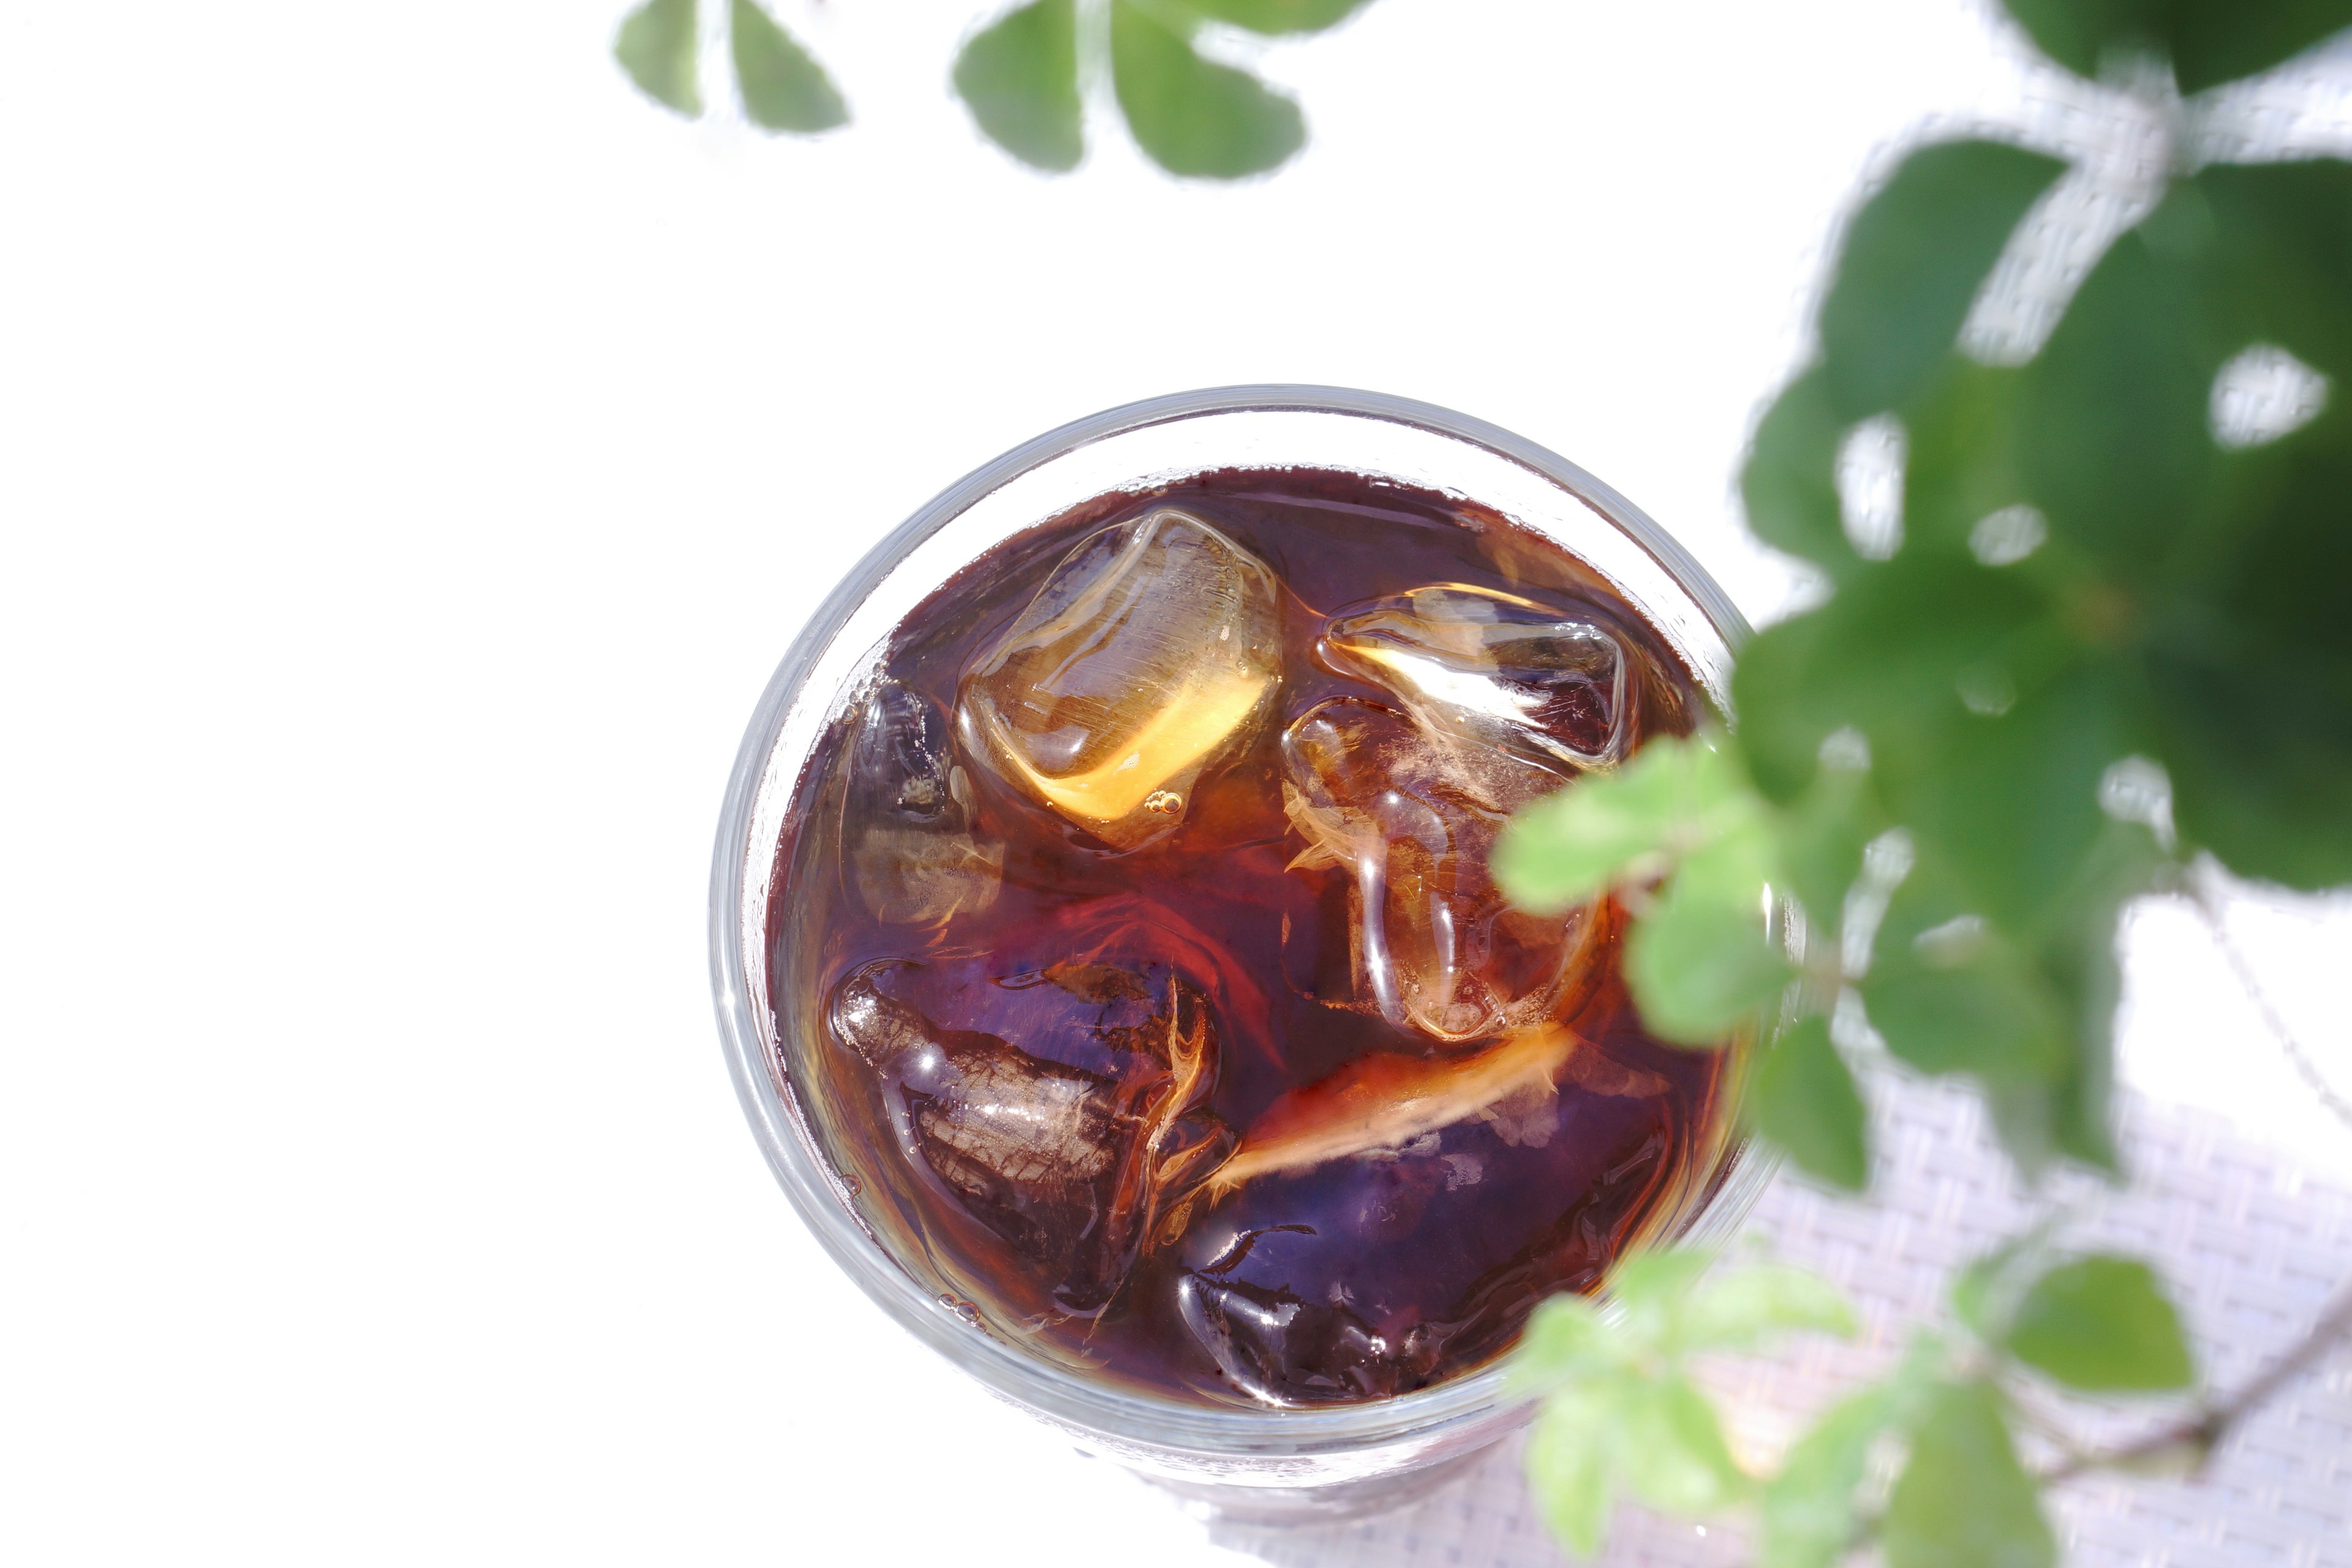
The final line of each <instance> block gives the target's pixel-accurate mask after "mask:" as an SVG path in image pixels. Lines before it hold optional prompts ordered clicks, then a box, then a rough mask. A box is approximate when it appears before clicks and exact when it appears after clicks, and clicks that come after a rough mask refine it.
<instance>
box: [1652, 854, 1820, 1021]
mask: <svg viewBox="0 0 2352 1568" xmlns="http://www.w3.org/2000/svg"><path fill="white" fill-rule="evenodd" d="M1770 855H1771V844H1770V840H1769V838H1768V837H1766V836H1765V834H1764V833H1763V832H1762V831H1761V829H1760V828H1755V827H1751V828H1749V829H1748V830H1747V831H1744V832H1738V833H1733V834H1727V835H1725V836H1724V837H1719V838H1717V840H1716V841H1715V842H1713V843H1712V844H1709V845H1707V846H1706V847H1703V848H1701V849H1699V850H1697V851H1696V852H1695V853H1693V854H1692V855H1690V856H1689V857H1687V858H1685V860H1684V861H1683V863H1682V865H1681V866H1680V867H1678V868H1676V869H1675V873H1674V875H1673V876H1672V877H1670V878H1669V879H1667V881H1666V884H1665V887H1664V889H1663V890H1662V892H1661V894H1660V896H1659V897H1658V898H1657V899H1656V900H1654V901H1653V902H1652V903H1651V905H1650V907H1649V908H1648V909H1647V910H1644V911H1643V913H1642V914H1641V916H1640V918H1639V919H1637V920H1636V921H1634V922H1633V931H1632V933H1631V934H1630V935H1628V936H1627V937H1626V939H1625V983H1626V984H1627V985H1628V986H1629V987H1630V988H1631V989H1632V991H1633V1001H1634V1004H1635V1005H1637V1006H1639V1007H1640V1008H1641V1010H1642V1020H1643V1023H1644V1024H1646V1025H1648V1026H1649V1027H1650V1028H1651V1029H1652V1030H1653V1031H1654V1033H1656V1034H1657V1035H1658V1036H1660V1037H1663V1038H1664V1039H1668V1040H1673V1041H1675V1042H1677V1043H1679V1044H1683V1045H1691V1046H1704V1045H1713V1044H1717V1043H1720V1042H1721V1041H1723V1040H1724V1039H1726V1038H1727V1037H1729V1036H1730V1035H1732V1034H1733V1033H1734V1032H1736V1031H1737V1030H1738V1029H1739V1028H1741V1027H1742V1026H1746V1025H1748V1024H1750V1023H1752V1022H1753V1021H1754V1020H1755V1018H1756V1016H1757V1014H1758V1013H1759V1012H1760V1011H1761V1010H1762V1009H1764V1008H1765V1007H1768V1006H1769V1005H1772V1004H1773V1003H1775V1002H1777V1001H1779V1000H1780V993H1781V990H1782V988H1783V987H1785V986H1786V985H1787V984H1788V983H1789V980H1790V973H1791V972H1790V967H1789V961H1788V960H1787V959H1786V958H1785V957H1783V956H1782V955H1781V953H1780V950H1779V949H1778V948H1776V947H1774V946H1773V945H1772V943H1771V942H1770V940H1769V937H1768V936H1767V934H1766V931H1765V925H1764V894H1765V885H1766V883H1767V882H1768V881H1769V879H1770V870H1771V863H1770Z"/></svg>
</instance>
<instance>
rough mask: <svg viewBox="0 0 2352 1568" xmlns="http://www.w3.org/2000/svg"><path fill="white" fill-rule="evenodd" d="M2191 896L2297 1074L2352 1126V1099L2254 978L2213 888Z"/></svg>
mask: <svg viewBox="0 0 2352 1568" xmlns="http://www.w3.org/2000/svg"><path fill="white" fill-rule="evenodd" d="M2191 899H2192V900H2193V901H2194V902H2195V904H2196V905H2197V910H2198V912H2199V913H2200V914H2201V915H2203V916H2204V917H2205V927H2206V929H2207V930H2208V931H2211V932H2212V933H2213V945H2214V946H2216V947H2218V948H2220V949H2221V957H2222V959H2223V960H2224V961H2225V962H2226V963H2228V964H2229V965H2230V972H2231V973H2233V974H2235V975H2236V976H2237V977H2238V984H2239V986H2240V987H2241V988H2242V990H2244V992H2245V994H2246V996H2247V999H2248V1000H2249V1001H2251V1002H2252V1003H2253V1005H2254V1010H2255V1011H2256V1012H2258V1013H2260V1014H2261V1015H2262V1016H2263V1025H2264V1026H2265V1027H2267V1028H2268V1029H2269V1030H2270V1032H2271V1034H2272V1035H2273V1037H2276V1038H2277V1040H2278V1043H2279V1048H2280V1049H2281V1050H2283V1051H2284V1052H2285V1053H2286V1059H2287V1060H2288V1061H2289V1062H2291V1063H2293V1064H2294V1070H2295V1072H2296V1074H2297V1075H2298V1076H2299V1077H2301V1078H2302V1079H2303V1081H2304V1083H2305V1085H2306V1086H2307V1087H2308V1088H2309V1089H2310V1090H2311V1092H2312V1093H2314V1094H2315V1095H2317V1096H2318V1097H2319V1103H2320V1104H2322V1105H2324V1106H2326V1107H2327V1109H2328V1110H2330V1111H2331V1112H2333V1113H2334V1115H2335V1117H2336V1120H2337V1121H2341V1122H2343V1123H2344V1124H2345V1125H2346V1126H2347V1127H2352V1101H2347V1100H2346V1099H2345V1098H2344V1097H2343V1096H2342V1095H2340V1094H2338V1093H2336V1086H2335V1085H2333V1084H2331V1083H2329V1082H2328V1081H2327V1079H2326V1075H2325V1074H2323V1073H2322V1072H2321V1071H2320V1070H2319V1065H2318V1064H2317V1063H2316V1062H2315V1061H2313V1060H2312V1059H2311V1057H2310V1054H2309V1053H2308V1052H2306V1051H2305V1049H2304V1048H2303V1045H2302V1042H2300V1041H2298V1040H2297V1039H2296V1038H2295V1037H2294V1032H2293V1031H2292V1030H2290V1029H2288V1027H2287V1026H2286V1020H2285V1019H2284V1018H2282V1017H2280V1016H2279V1011H2278V1008H2277V1007H2275V1006H2274V1005H2272V1002H2271V997H2270V993H2269V992H2267V991H2265V990H2263V984H2262V982H2261V981H2259V980H2257V979H2255V978H2254V972H2253V968H2252V965H2250V964H2249V963H2247V962H2246V955H2245V954H2244V953H2242V952H2240V951H2239V950H2238V944H2237V943H2236V942H2232V941H2231V939H2230V928H2229V925H2228V924H2227V922H2225V921H2223V920H2222V919H2221V910H2219V909H2218V908H2216V907H2215V906H2214V903H2213V898H2212V892H2211V889H2210V888H2203V887H2200V888H2199V889H2197V890H2196V891H2195V893H2193V894H2192V895H2191Z"/></svg>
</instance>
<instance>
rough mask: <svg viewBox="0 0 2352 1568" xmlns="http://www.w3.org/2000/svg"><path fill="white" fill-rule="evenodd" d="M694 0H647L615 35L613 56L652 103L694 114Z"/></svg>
mask: <svg viewBox="0 0 2352 1568" xmlns="http://www.w3.org/2000/svg"><path fill="white" fill-rule="evenodd" d="M697 47H698V46H697V43H696V36H695V25H694V0H646V3H645V4H644V5H640V6H638V7H637V8H636V9H635V10H634V11H632V12H630V13H629V15H628V17H627V18H626V19H625V21H623V22H622V24H621V30H620V32H619V33H617V34H615V35H614V38H613V58H614V59H616V60H618V61H620V62H621V68H622V69H623V70H625V71H627V72H628V73H629V79H630V80H631V81H634V82H635V83H636V84H637V89H638V90H639V91H640V92H643V93H644V94H645V95H646V97H647V98H650V99H652V100H654V101H655V102H656V103H659V104H663V105H666V106H667V107H668V108H671V109H674V110H677V112H678V113H680V114H684V115H688V116H693V115H697V114H699V113H701V112H702V92H701V89H699V88H698V87H697V86H696V85H695V79H694V77H695V72H694V58H695V51H696V48H697Z"/></svg>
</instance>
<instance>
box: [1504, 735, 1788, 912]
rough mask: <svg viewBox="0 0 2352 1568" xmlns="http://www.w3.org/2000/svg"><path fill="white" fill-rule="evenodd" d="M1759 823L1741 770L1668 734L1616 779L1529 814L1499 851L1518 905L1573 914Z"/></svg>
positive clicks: (1594, 779) (1713, 744)
mask: <svg viewBox="0 0 2352 1568" xmlns="http://www.w3.org/2000/svg"><path fill="white" fill-rule="evenodd" d="M1750 820H1752V811H1751V810H1750V808H1749V806H1748V800H1747V792H1746V790H1745V789H1744V788H1743V787H1742V785H1741V784H1740V780H1739V773H1738V767H1737V766H1736V765H1735V764H1734V763H1732V762H1731V761H1730V759H1729V758H1728V757H1727V755H1726V754H1725V753H1724V752H1723V750H1722V749H1721V746H1720V745H1719V744H1718V743H1717V741H1716V740H1715V739H1713V738H1711V737H1709V736H1706V735H1697V736H1691V737H1688V738H1679V739H1678V738H1675V737H1661V738H1660V739H1658V740H1656V741H1653V742H1650V743H1649V744H1648V745H1646V746H1644V747H1643V748H1642V750H1641V751H1640V752H1637V753H1635V755H1634V757H1633V761H1632V762H1630V763H1626V764H1625V765H1624V766H1623V767H1622V768H1620V769H1618V770H1617V771H1616V772H1614V773H1591V774H1587V775H1586V776H1584V777H1583V778H1580V779H1578V780H1577V781H1575V782H1574V783H1572V784H1570V785H1568V787H1566V788H1565V789H1562V790H1560V791H1559V793H1558V794H1556V795H1550V796H1549V797H1547V798H1546V799H1544V800H1541V801H1538V802H1537V803H1536V804H1535V805H1530V806H1528V808H1526V809H1525V810H1523V811H1521V812H1520V813H1519V814H1518V815H1517V816H1516V817H1515V818H1513V820H1512V822H1511V825H1510V826H1509V828H1508V829H1507V830H1506V831H1505V833H1504V835H1503V837H1502V839H1501V841H1500V842H1499V843H1498V844H1497V845H1496V847H1495V854H1494V858H1493V865H1494V873H1495V878H1496V881H1497V882H1498V883H1499V884H1500V885H1501V886H1502V889H1503V890H1504V892H1505V893H1506V894H1507V895H1508V896H1509V898H1510V899H1511V900H1512V901H1513V902H1514V903H1517V904H1519V905H1521V906H1523V907H1525V908H1528V909H1532V910H1564V909H1569V908H1572V907H1573V906H1575V905H1577V904H1580V903H1582V902H1584V901H1585V900H1588V899H1591V898H1592V897H1594V896H1596V895H1597V894H1599V893H1601V891H1603V890H1604V889H1607V888H1609V887H1610V886H1611V885H1612V883H1624V882H1640V881H1647V880H1649V879H1652V878H1654V877H1657V876H1659V875H1661V874H1662V873H1664V871H1666V870H1668V869H1670V868H1672V867H1673V866H1674V865H1675V862H1676V861H1677V860H1678V859H1679V858H1680V857H1681V856H1683V855H1684V854H1685V853H1687V852H1688V851H1690V850H1692V849H1694V848H1696V847H1699V846H1700V845H1702V844H1705V843H1706V842H1708V841H1709V840H1710V839H1712V838H1713V837H1716V836H1717V834H1719V833H1721V832H1723V831H1724V830H1726V829H1727V828H1728V827H1731V826H1737V825H1739V824H1741V823H1744V822H1747V821H1750Z"/></svg>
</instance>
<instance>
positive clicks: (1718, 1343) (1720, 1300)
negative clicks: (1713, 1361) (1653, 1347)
mask: <svg viewBox="0 0 2352 1568" xmlns="http://www.w3.org/2000/svg"><path fill="white" fill-rule="evenodd" d="M1860 1326H1861V1325H1860V1323H1859V1321H1857V1320H1856V1319H1855V1317H1854V1315H1853V1305H1852V1303H1850V1302H1848V1301H1847V1300H1846V1299H1845V1297H1844V1296H1843V1294H1841V1293H1840V1292H1839V1290H1838V1288H1837V1287H1836V1286H1834V1285H1832V1284H1831V1283H1830V1282H1829V1281H1828V1280H1826V1279H1822V1277H1821V1276H1820V1275H1818V1274H1814V1273H1811V1272H1810V1271H1809V1270H1806V1269H1802V1268H1790V1266H1789V1265H1787V1264H1781V1263H1758V1264H1750V1265H1749V1266H1748V1267H1747V1268H1735V1269H1732V1270H1730V1271H1729V1272H1727V1273H1723V1274H1717V1275H1715V1276H1713V1277H1711V1278H1710V1279H1707V1280H1706V1282H1705V1283H1704V1284H1702V1285H1701V1286H1699V1288H1698V1289H1696V1291H1695V1292H1694V1293H1693V1294H1692V1296H1691V1299H1690V1300H1689V1301H1688V1302H1687V1303H1686V1304H1685V1306H1684V1308H1683V1311H1682V1316H1681V1322H1680V1326H1679V1332H1678V1339H1679V1342H1680V1344H1679V1348H1680V1349H1683V1350H1685V1351H1750V1350H1755V1349H1757V1348H1759V1347H1760V1346H1762V1345H1763V1344H1765V1343H1767V1342H1769V1341H1771V1340H1773V1339H1776V1338H1778V1337H1779V1336H1780V1335H1781V1334H1786V1333H1822V1334H1836V1335H1838V1336H1839V1337H1841V1338H1852V1337H1853V1334H1854V1333H1855V1331H1857V1330H1858V1329H1859V1328H1860Z"/></svg>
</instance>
